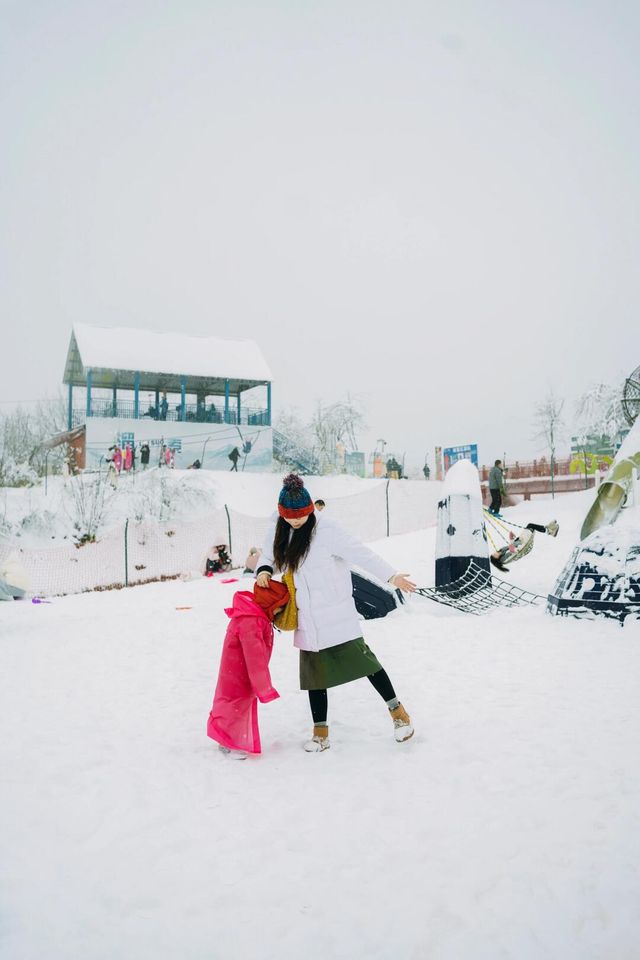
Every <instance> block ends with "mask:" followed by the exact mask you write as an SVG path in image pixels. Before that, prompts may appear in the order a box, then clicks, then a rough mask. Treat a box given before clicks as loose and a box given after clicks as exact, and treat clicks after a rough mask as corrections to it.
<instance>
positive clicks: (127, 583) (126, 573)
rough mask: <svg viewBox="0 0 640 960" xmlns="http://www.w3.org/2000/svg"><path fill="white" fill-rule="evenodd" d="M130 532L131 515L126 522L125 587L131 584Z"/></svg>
mask: <svg viewBox="0 0 640 960" xmlns="http://www.w3.org/2000/svg"><path fill="white" fill-rule="evenodd" d="M128 532H129V517H127V519H126V520H125V522H124V585H125V587H128V586H129V543H128Z"/></svg>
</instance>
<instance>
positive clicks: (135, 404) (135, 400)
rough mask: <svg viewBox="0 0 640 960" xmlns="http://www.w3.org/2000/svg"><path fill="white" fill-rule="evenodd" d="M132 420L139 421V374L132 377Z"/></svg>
mask: <svg viewBox="0 0 640 960" xmlns="http://www.w3.org/2000/svg"><path fill="white" fill-rule="evenodd" d="M133 419H134V420H139V419H140V372H139V371H138V372H136V373H135V374H134V377H133Z"/></svg>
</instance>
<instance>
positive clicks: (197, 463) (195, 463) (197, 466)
mask: <svg viewBox="0 0 640 960" xmlns="http://www.w3.org/2000/svg"><path fill="white" fill-rule="evenodd" d="M201 466H202V464H201V463H200V461H199V460H194V461H193V463H190V464H189V466H188V467H187V470H199V469H200V467H201Z"/></svg>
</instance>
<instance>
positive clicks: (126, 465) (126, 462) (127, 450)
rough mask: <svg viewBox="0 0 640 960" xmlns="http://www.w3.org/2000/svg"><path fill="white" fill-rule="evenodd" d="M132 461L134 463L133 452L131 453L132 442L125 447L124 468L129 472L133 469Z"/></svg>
mask: <svg viewBox="0 0 640 960" xmlns="http://www.w3.org/2000/svg"><path fill="white" fill-rule="evenodd" d="M132 463H133V454H132V453H131V444H130V443H128V444H127V445H126V447H125V449H124V469H125V470H126V471H127V472H128V471H129V470H131V465H132Z"/></svg>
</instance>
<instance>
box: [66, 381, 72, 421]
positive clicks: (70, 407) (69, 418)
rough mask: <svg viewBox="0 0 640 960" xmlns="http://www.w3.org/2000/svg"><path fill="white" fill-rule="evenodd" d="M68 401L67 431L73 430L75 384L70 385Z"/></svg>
mask: <svg viewBox="0 0 640 960" xmlns="http://www.w3.org/2000/svg"><path fill="white" fill-rule="evenodd" d="M67 396H68V399H67V430H71V429H72V427H73V384H72V383H70V384H69V391H68V394H67Z"/></svg>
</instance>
